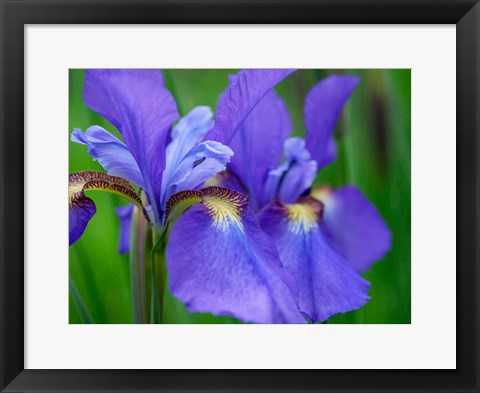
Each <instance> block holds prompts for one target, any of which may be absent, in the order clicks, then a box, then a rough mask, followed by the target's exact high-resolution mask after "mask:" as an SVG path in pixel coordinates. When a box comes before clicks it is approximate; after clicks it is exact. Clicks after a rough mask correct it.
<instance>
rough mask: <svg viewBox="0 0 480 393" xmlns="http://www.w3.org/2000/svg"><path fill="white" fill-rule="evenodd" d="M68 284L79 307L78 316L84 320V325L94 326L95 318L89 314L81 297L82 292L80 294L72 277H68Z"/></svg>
mask: <svg viewBox="0 0 480 393" xmlns="http://www.w3.org/2000/svg"><path fill="white" fill-rule="evenodd" d="M68 284H69V292H70V295H71V296H72V299H73V302H74V303H75V306H76V307H77V310H78V314H79V315H80V319H81V320H82V323H86V324H92V323H93V318H92V316H91V315H90V313H89V312H88V309H87V307H86V306H85V303H84V302H83V299H82V296H81V295H80V292H78V289H77V287H76V286H75V283H74V282H73V280H72V278H71V277H68Z"/></svg>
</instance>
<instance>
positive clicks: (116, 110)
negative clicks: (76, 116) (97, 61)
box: [83, 69, 179, 220]
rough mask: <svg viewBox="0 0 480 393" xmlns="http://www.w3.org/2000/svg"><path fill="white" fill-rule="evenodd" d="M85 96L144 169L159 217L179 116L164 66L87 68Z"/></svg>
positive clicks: (151, 200)
mask: <svg viewBox="0 0 480 393" xmlns="http://www.w3.org/2000/svg"><path fill="white" fill-rule="evenodd" d="M83 99H84V101H85V103H86V104H87V106H89V107H90V108H91V109H92V110H94V111H95V112H97V113H98V114H100V115H102V116H104V117H105V118H106V119H107V120H109V121H110V122H111V123H112V124H113V125H114V126H115V127H117V129H118V130H119V131H120V133H121V134H122V136H123V139H124V142H125V144H126V145H127V147H128V149H129V150H130V152H131V153H132V156H133V157H134V158H135V161H136V162H137V164H138V167H139V169H140V171H141V172H142V175H143V178H144V183H145V191H146V193H147V195H148V198H149V199H150V203H151V204H152V207H153V209H154V212H155V217H156V219H157V220H159V217H160V216H161V209H160V187H161V180H162V173H163V170H164V168H165V142H166V138H167V135H168V133H169V131H170V129H171V126H172V124H173V122H174V121H176V120H177V119H178V117H179V115H178V112H177V107H176V104H175V100H174V99H173V97H172V95H171V94H170V92H169V91H168V90H167V89H166V88H165V87H164V84H163V76H162V73H161V71H160V70H150V69H144V70H120V69H118V70H93V69H91V70H87V71H86V72H85V86H84V90H83Z"/></svg>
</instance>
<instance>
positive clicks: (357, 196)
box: [312, 185, 392, 272]
mask: <svg viewBox="0 0 480 393" xmlns="http://www.w3.org/2000/svg"><path fill="white" fill-rule="evenodd" d="M312 196H314V197H315V198H317V199H319V200H320V201H322V202H323V204H324V205H325V210H324V222H325V227H326V229H327V231H328V233H329V235H330V236H331V238H332V240H333V242H334V243H335V244H336V246H337V247H338V248H339V249H340V250H341V251H342V252H343V254H344V255H345V256H346V257H347V259H348V261H349V262H350V263H351V264H352V265H353V267H354V268H355V270H356V271H358V272H364V271H366V270H368V269H369V268H370V267H371V265H372V264H373V262H375V261H377V260H379V259H381V258H383V256H384V255H385V254H386V253H387V252H388V250H390V248H391V242H392V239H391V238H392V235H391V232H390V230H389V229H388V226H387V225H386V223H385V222H384V221H383V219H382V217H381V216H380V214H379V212H378V210H377V209H376V207H375V206H374V205H373V204H372V203H370V201H369V200H368V199H367V198H366V197H365V196H364V195H363V193H362V192H361V191H360V190H359V189H358V188H356V187H355V186H352V185H348V186H344V187H342V188H340V189H338V190H336V191H333V190H331V189H325V188H318V189H316V190H315V191H314V192H312Z"/></svg>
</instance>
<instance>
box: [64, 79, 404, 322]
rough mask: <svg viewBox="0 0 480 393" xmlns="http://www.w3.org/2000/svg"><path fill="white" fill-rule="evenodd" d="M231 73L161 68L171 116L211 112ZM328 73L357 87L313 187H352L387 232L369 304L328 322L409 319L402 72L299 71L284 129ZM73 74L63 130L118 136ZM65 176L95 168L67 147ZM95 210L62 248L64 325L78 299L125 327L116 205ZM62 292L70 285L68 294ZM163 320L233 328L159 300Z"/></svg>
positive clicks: (126, 290) (77, 312)
mask: <svg viewBox="0 0 480 393" xmlns="http://www.w3.org/2000/svg"><path fill="white" fill-rule="evenodd" d="M236 71H237V70H164V71H163V72H164V77H165V82H166V85H167V87H168V88H169V90H170V91H171V92H172V94H173V95H174V96H175V98H176V101H177V105H178V109H179V112H180V115H181V116H183V115H185V114H186V113H188V111H190V110H191V109H192V108H194V107H195V106H197V105H208V106H210V107H211V108H212V109H215V107H216V103H217V100H218V98H219V96H220V94H221V93H222V91H223V90H224V89H225V88H226V86H227V80H228V79H227V76H228V74H229V73H235V72H236ZM333 73H341V74H352V75H357V76H359V77H360V79H361V82H360V85H359V86H358V88H357V89H356V91H355V92H354V94H353V96H352V98H351V99H350V101H349V102H348V104H347V106H346V107H345V110H344V112H343V115H342V118H341V120H340V122H339V124H338V126H337V128H336V131H335V138H336V141H337V148H338V159H337V161H336V162H335V163H333V164H332V165H330V166H329V167H327V168H325V169H323V170H322V171H321V172H320V174H319V175H318V177H317V179H316V181H315V182H316V184H330V185H332V186H340V185H342V184H345V183H352V184H356V185H357V186H358V187H359V188H360V189H362V190H363V192H364V193H365V194H366V195H367V196H368V197H369V199H370V200H371V201H372V202H373V203H374V204H375V205H376V206H377V208H378V209H379V210H380V212H381V214H382V216H383V218H384V219H385V220H386V222H387V223H388V226H389V227H390V229H391V231H392V232H393V247H392V250H391V251H390V252H389V254H388V255H387V256H386V257H385V258H384V259H383V260H381V261H379V262H378V263H376V264H375V265H374V266H373V267H372V268H371V269H370V271H368V272H367V273H366V274H364V276H365V278H366V279H367V280H369V281H370V282H371V289H370V293H369V294H370V296H371V300H370V302H369V303H368V304H367V305H366V306H364V307H363V308H361V309H359V310H356V311H352V312H349V313H346V314H338V315H335V316H333V317H332V318H330V319H329V320H328V323H410V321H411V312H410V311H411V296H410V294H411V280H410V244H411V242H410V232H411V231H410V204H411V201H410V92H411V90H410V89H411V83H410V82H411V73H410V70H299V71H297V72H296V73H294V74H293V75H291V76H290V77H288V78H287V79H286V80H284V81H283V82H282V83H281V84H280V85H278V86H277V88H276V90H277V92H278V93H279V94H280V95H281V96H282V97H283V98H284V99H285V101H286V103H287V106H288V108H289V110H290V114H291V116H292V119H293V123H294V134H295V135H299V136H303V135H304V125H303V102H304V97H305V96H306V94H307V92H308V90H309V89H310V88H311V87H312V86H313V85H314V84H315V83H316V82H317V81H318V80H320V79H322V78H324V77H326V76H328V75H331V74H333ZM83 76H84V71H83V70H70V80H69V89H70V91H69V130H68V137H70V133H71V131H72V130H73V128H75V127H78V128H81V129H82V130H85V129H86V128H88V127H89V126H91V125H100V126H102V127H104V128H105V129H107V130H108V131H110V132H112V133H114V134H115V135H117V136H119V134H118V132H117V131H116V130H115V128H114V127H113V126H112V125H111V124H110V123H109V122H107V121H106V120H104V119H103V118H102V117H100V116H98V115H97V114H95V113H94V112H92V111H91V110H89V109H88V108H87V107H86V106H85V104H84V103H83V101H82V89H83ZM69 147H70V156H69V170H70V173H71V172H77V171H85V170H98V171H103V169H102V168H101V166H100V165H99V164H98V163H97V162H94V161H92V159H91V158H90V156H89V155H88V154H87V149H86V147H85V146H82V145H79V144H76V143H73V142H70V145H69ZM89 196H90V197H92V198H93V199H94V201H95V203H96V205H97V214H96V215H95V216H94V217H93V219H92V220H91V221H90V223H89V225H88V226H87V229H86V231H85V234H84V235H83V237H82V238H81V239H80V240H79V241H78V242H77V243H75V244H74V245H73V246H71V247H70V254H69V270H70V280H71V283H73V284H74V287H75V289H76V291H73V293H75V292H76V295H72V290H71V291H70V302H69V320H70V323H82V321H84V319H83V318H82V310H81V309H79V307H78V302H77V301H76V296H80V297H81V299H82V300H83V303H84V306H85V308H86V310H87V312H88V313H89V314H90V315H91V318H92V320H93V322H94V323H133V310H132V299H131V293H130V282H129V280H130V269H129V261H128V255H124V256H121V255H119V254H118V251H117V247H118V235H119V220H118V218H117V216H116V213H115V207H117V206H120V205H124V204H125V203H126V202H125V201H124V200H123V199H122V198H120V197H118V196H115V195H112V194H108V193H94V195H89ZM71 289H72V288H71ZM165 313H166V314H165V317H164V320H165V323H218V322H221V323H239V322H237V321H235V320H234V319H233V318H229V317H215V316H213V315H209V314H190V313H189V312H188V311H187V310H186V309H185V307H184V306H183V305H182V304H181V303H180V302H179V301H178V300H177V299H175V298H173V297H172V296H170V295H167V298H166V310H165Z"/></svg>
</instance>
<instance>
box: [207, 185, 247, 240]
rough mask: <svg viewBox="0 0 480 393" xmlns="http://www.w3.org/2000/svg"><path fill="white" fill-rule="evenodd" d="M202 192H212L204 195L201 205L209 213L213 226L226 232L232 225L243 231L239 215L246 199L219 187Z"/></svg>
mask: <svg viewBox="0 0 480 393" xmlns="http://www.w3.org/2000/svg"><path fill="white" fill-rule="evenodd" d="M204 190H212V192H207V193H204V195H203V202H202V204H203V205H204V206H205V207H206V208H207V210H208V212H209V213H210V215H211V217H212V220H213V225H214V226H215V227H216V228H218V229H221V230H222V231H225V230H227V229H228V228H229V227H230V225H232V224H233V225H236V226H238V228H240V229H241V230H243V224H242V217H241V213H242V210H243V208H244V207H245V205H246V203H247V198H246V197H245V196H244V195H242V194H240V193H238V192H236V191H232V190H227V189H224V188H219V187H210V188H209V189H204ZM204 190H202V191H204ZM204 192H205V191H204Z"/></svg>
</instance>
